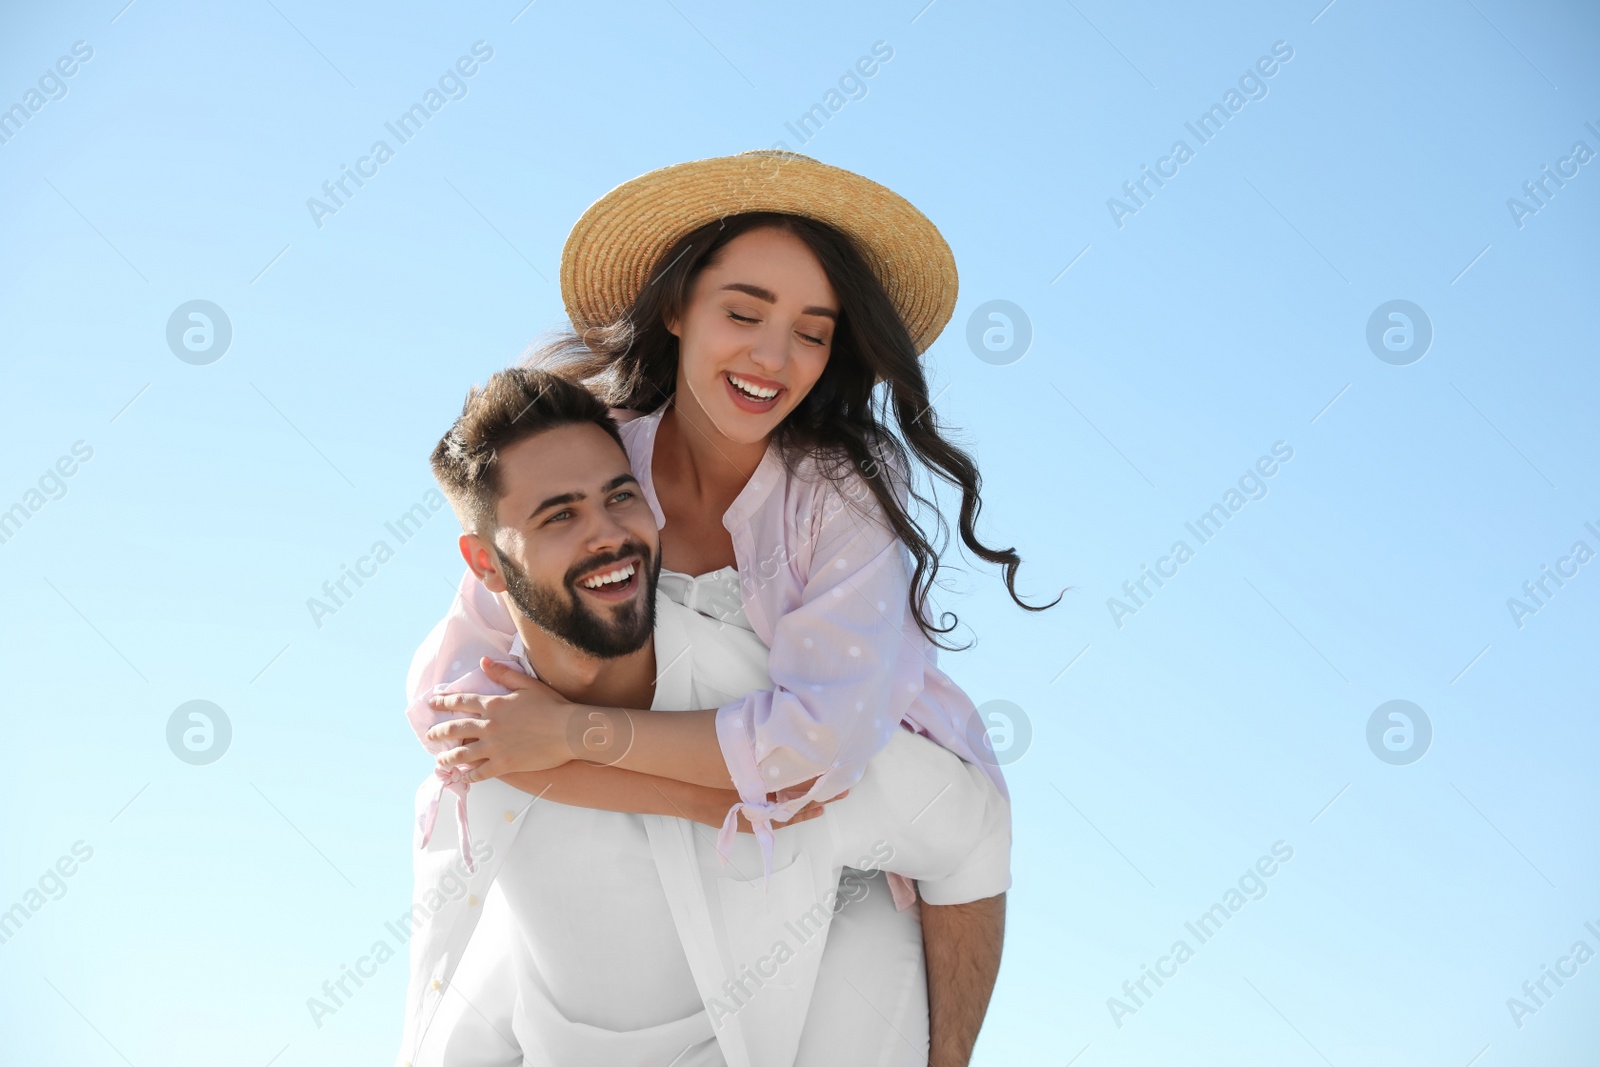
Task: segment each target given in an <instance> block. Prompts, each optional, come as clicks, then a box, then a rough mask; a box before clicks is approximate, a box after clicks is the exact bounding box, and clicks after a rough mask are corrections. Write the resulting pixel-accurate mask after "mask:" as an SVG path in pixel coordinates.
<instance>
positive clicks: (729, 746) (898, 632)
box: [716, 480, 927, 821]
mask: <svg viewBox="0 0 1600 1067" xmlns="http://www.w3.org/2000/svg"><path fill="white" fill-rule="evenodd" d="M849 484H850V487H851V494H850V496H851V498H852V499H846V495H845V493H844V492H842V491H840V490H839V488H838V487H836V486H834V485H832V484H831V483H826V482H824V483H823V488H822V489H821V490H820V492H819V493H818V501H819V505H818V507H817V508H816V509H815V511H814V513H813V518H812V524H811V527H810V531H809V533H802V534H800V535H799V536H797V537H796V538H795V540H796V541H798V542H801V543H800V544H798V545H793V546H791V547H790V548H789V549H780V550H779V551H780V554H785V555H791V556H792V557H794V558H790V559H786V560H781V561H780V560H776V559H773V560H769V561H767V562H766V564H765V565H764V566H762V567H759V568H758V570H757V573H755V574H753V575H751V576H750V579H751V580H752V581H757V582H760V581H766V580H771V579H772V578H774V577H776V575H777V573H778V571H777V570H776V569H775V568H776V567H778V566H784V565H787V566H791V567H794V568H796V569H797V570H798V571H799V572H800V573H801V574H803V575H804V584H803V587H802V589H801V593H800V597H799V601H798V603H796V604H794V606H793V607H791V608H790V609H789V610H788V611H787V612H786V613H785V614H783V615H782V616H781V617H780V618H779V619H778V620H777V621H776V622H775V624H774V627H773V640H772V649H771V654H770V658H769V664H768V669H769V673H770V674H771V677H772V681H773V688H771V689H766V690H761V691H758V692H754V693H750V694H748V695H747V696H745V697H744V698H742V699H740V700H736V701H732V702H730V703H728V704H725V705H723V706H722V707H720V708H718V709H717V718H716V725H717V739H718V741H719V742H720V744H721V746H722V752H723V755H724V758H725V759H726V761H727V764H728V770H729V773H730V776H731V778H732V780H733V783H734V785H735V787H736V788H737V789H738V791H739V795H740V797H741V799H742V800H743V801H744V804H745V805H746V809H745V810H746V812H747V814H751V815H754V814H756V813H757V812H760V813H762V814H765V815H768V816H769V817H771V816H776V818H777V820H778V821H783V820H784V819H787V818H788V815H789V814H792V813H794V812H795V811H798V810H799V809H800V808H801V807H803V806H804V805H805V803H806V802H807V801H809V800H812V799H826V798H828V797H832V796H835V795H837V794H838V793H840V792H842V791H843V790H845V789H847V788H849V787H850V786H851V785H852V784H854V783H855V782H857V781H859V780H860V778H861V775H862V773H863V771H864V770H865V768H866V764H867V762H868V761H869V760H870V759H871V758H872V757H873V756H874V755H876V754H877V753H878V752H879V751H881V750H882V748H883V747H884V745H885V744H887V743H888V741H889V738H890V737H891V736H893V733H892V732H893V731H894V730H896V729H897V728H899V725H900V721H901V719H902V718H903V717H904V716H905V714H906V711H907V709H908V708H910V706H911V704H912V702H913V701H914V700H915V699H916V698H917V696H918V694H920V693H921V691H922V686H923V651H924V649H925V648H926V647H927V642H926V638H925V637H924V635H923V634H922V632H921V630H920V629H919V628H918V627H917V624H916V621H915V618H914V617H913V615H912V613H911V607H910V604H909V601H908V594H909V589H910V582H911V565H910V559H909V553H908V552H907V550H906V548H905V546H904V545H903V544H902V543H901V542H900V540H899V538H897V537H896V536H895V534H894V532H893V531H892V530H890V529H889V528H888V526H887V524H886V522H885V520H884V519H883V518H882V516H881V512H880V511H879V508H878V504H877V501H876V498H874V497H873V496H872V495H871V492H870V490H868V489H867V487H866V485H865V483H864V482H861V481H859V480H855V481H852V482H851V483H849ZM819 776H820V777H819ZM810 778H818V781H817V782H816V784H815V785H814V786H812V788H810V789H809V790H805V791H797V790H793V789H788V788H787V787H790V786H794V785H796V784H797V783H800V782H804V781H806V780H807V779H810ZM778 790H785V791H784V793H783V794H781V799H780V801H779V802H778V803H769V802H768V801H767V794H768V793H769V792H775V791H778Z"/></svg>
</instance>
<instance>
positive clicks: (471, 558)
mask: <svg viewBox="0 0 1600 1067" xmlns="http://www.w3.org/2000/svg"><path fill="white" fill-rule="evenodd" d="M456 544H457V546H458V547H459V548H460V549H461V558H462V559H464V560H466V561H467V566H468V567H470V568H471V569H472V573H473V574H475V575H477V576H478V581H480V582H482V583H483V587H484V588H485V589H487V590H489V592H491V593H503V592H505V591H506V580H505V576H504V575H502V574H501V573H500V560H499V557H498V556H496V555H495V553H494V552H493V551H492V550H491V549H490V548H489V546H488V545H487V544H486V543H485V542H484V541H483V539H482V538H480V537H479V536H478V535H477V534H469V533H464V534H462V535H461V539H460V540H459V541H457V542H456Z"/></svg>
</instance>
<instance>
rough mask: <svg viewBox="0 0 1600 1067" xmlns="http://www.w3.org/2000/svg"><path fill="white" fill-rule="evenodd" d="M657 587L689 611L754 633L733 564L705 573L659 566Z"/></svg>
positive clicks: (737, 573) (736, 570)
mask: <svg viewBox="0 0 1600 1067" xmlns="http://www.w3.org/2000/svg"><path fill="white" fill-rule="evenodd" d="M656 587H657V588H658V589H660V590H661V591H662V592H663V593H665V594H667V595H668V596H669V597H671V598H672V599H673V601H674V602H676V603H678V604H682V605H683V606H684V607H686V608H688V609H689V610H690V611H698V612H699V613H700V614H702V615H704V616H705V617H706V618H708V619H716V620H717V621H719V622H726V623H730V624H732V625H734V626H737V627H739V628H740V629H741V630H749V631H750V632H751V633H755V627H754V626H752V625H751V624H750V617H749V616H748V615H746V614H745V613H744V596H743V594H742V593H741V592H740V590H739V571H738V569H737V568H735V567H723V568H721V569H719V570H714V571H707V572H706V573H704V574H684V573H683V572H682V571H674V570H668V569H667V568H665V567H662V568H661V579H660V581H659V582H657V583H656Z"/></svg>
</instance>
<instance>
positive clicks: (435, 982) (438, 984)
mask: <svg viewBox="0 0 1600 1067" xmlns="http://www.w3.org/2000/svg"><path fill="white" fill-rule="evenodd" d="M433 988H434V991H435V992H437V991H439V990H441V989H443V988H444V985H443V984H442V983H441V982H440V981H439V979H437V978H435V979H434V980H433Z"/></svg>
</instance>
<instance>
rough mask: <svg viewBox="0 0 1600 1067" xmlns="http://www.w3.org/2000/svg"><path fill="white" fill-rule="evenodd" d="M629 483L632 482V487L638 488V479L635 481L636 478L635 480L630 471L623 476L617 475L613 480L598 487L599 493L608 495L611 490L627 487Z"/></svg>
mask: <svg viewBox="0 0 1600 1067" xmlns="http://www.w3.org/2000/svg"><path fill="white" fill-rule="evenodd" d="M629 482H632V483H633V485H634V487H635V488H638V486H639V479H637V478H635V477H634V476H633V472H632V471H628V472H626V473H624V474H619V475H617V476H616V477H615V478H613V479H611V480H610V481H609V482H607V483H606V484H605V485H602V486H601V487H600V491H601V492H602V493H609V492H611V490H613V489H617V488H620V487H622V486H624V485H627V484H628V483H629Z"/></svg>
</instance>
